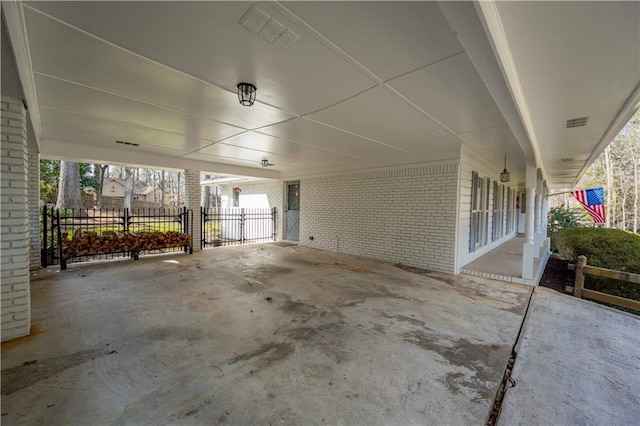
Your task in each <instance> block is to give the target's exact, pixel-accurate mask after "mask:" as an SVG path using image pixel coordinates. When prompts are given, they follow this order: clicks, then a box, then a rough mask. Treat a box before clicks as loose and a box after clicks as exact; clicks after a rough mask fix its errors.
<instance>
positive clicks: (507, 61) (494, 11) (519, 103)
mask: <svg viewBox="0 0 640 426" xmlns="http://www.w3.org/2000/svg"><path fill="white" fill-rule="evenodd" d="M474 5H475V8H476V11H477V13H478V17H479V18H480V20H481V22H482V25H483V27H484V30H485V34H486V35H487V38H488V40H489V42H490V43H491V45H492V47H493V51H494V53H495V57H496V59H497V61H498V64H499V65H500V68H501V70H502V74H503V76H504V79H505V82H506V83H507V85H508V87H509V91H510V92H511V96H512V98H513V101H514V103H515V106H516V108H517V110H518V113H519V115H520V119H521V120H522V124H523V125H524V129H525V131H526V133H527V136H528V138H529V142H530V145H531V149H532V151H533V158H534V159H535V162H536V164H537V166H538V167H540V169H541V170H542V175H543V177H544V179H545V180H547V181H548V180H549V179H548V178H547V172H546V169H545V165H544V164H543V163H542V157H541V156H540V148H539V144H538V140H537V138H536V133H535V128H534V126H533V120H532V119H531V113H530V112H529V106H528V103H527V100H526V98H525V95H524V90H523V89H522V85H521V83H520V77H519V76H518V70H517V68H516V64H515V61H514V59H513V55H512V54H511V48H510V47H509V40H508V39H507V35H506V33H505V30H504V27H503V25H502V20H501V18H500V13H499V12H498V7H497V5H496V2H495V1H480V2H474Z"/></svg>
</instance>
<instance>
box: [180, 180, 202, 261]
mask: <svg viewBox="0 0 640 426" xmlns="http://www.w3.org/2000/svg"><path fill="white" fill-rule="evenodd" d="M184 183H185V185H184V186H185V194H186V202H187V208H189V209H190V210H191V213H192V215H193V228H191V236H192V241H193V250H194V251H196V250H200V249H202V232H201V230H202V215H201V214H200V196H201V189H200V170H185V171H184Z"/></svg>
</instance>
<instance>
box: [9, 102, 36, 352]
mask: <svg viewBox="0 0 640 426" xmlns="http://www.w3.org/2000/svg"><path fill="white" fill-rule="evenodd" d="M0 147H1V149H0V150H1V152H2V159H1V160H2V161H1V166H0V168H1V170H2V180H1V182H2V196H1V197H0V199H1V209H2V210H1V211H2V227H1V231H0V237H1V241H2V251H1V252H0V253H1V254H0V257H1V259H2V272H1V277H2V278H1V279H2V341H5V340H9V339H13V338H15V337H20V336H26V335H27V334H29V331H30V328H31V290H30V280H29V253H30V249H31V244H30V243H31V242H30V238H29V237H30V236H29V210H28V207H29V200H28V197H27V177H28V167H29V158H28V155H29V151H28V147H27V111H26V109H25V107H24V104H23V103H22V100H21V99H16V98H13V97H9V96H4V95H3V96H2V144H1V145H0ZM35 214H36V215H37V214H38V213H37V209H36V212H35Z"/></svg>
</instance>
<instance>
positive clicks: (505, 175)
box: [500, 155, 511, 182]
mask: <svg viewBox="0 0 640 426" xmlns="http://www.w3.org/2000/svg"><path fill="white" fill-rule="evenodd" d="M509 180H511V173H509V172H508V171H507V156H506V155H505V157H504V170H503V171H502V173H500V182H509Z"/></svg>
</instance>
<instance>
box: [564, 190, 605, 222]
mask: <svg viewBox="0 0 640 426" xmlns="http://www.w3.org/2000/svg"><path fill="white" fill-rule="evenodd" d="M571 195H573V196H574V197H575V198H576V200H578V201H579V202H580V204H582V206H583V207H584V208H585V209H586V210H587V212H588V213H589V214H590V215H591V217H592V218H593V221H594V222H595V223H605V213H604V212H605V210H604V189H602V188H593V189H582V190H580V191H571Z"/></svg>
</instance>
